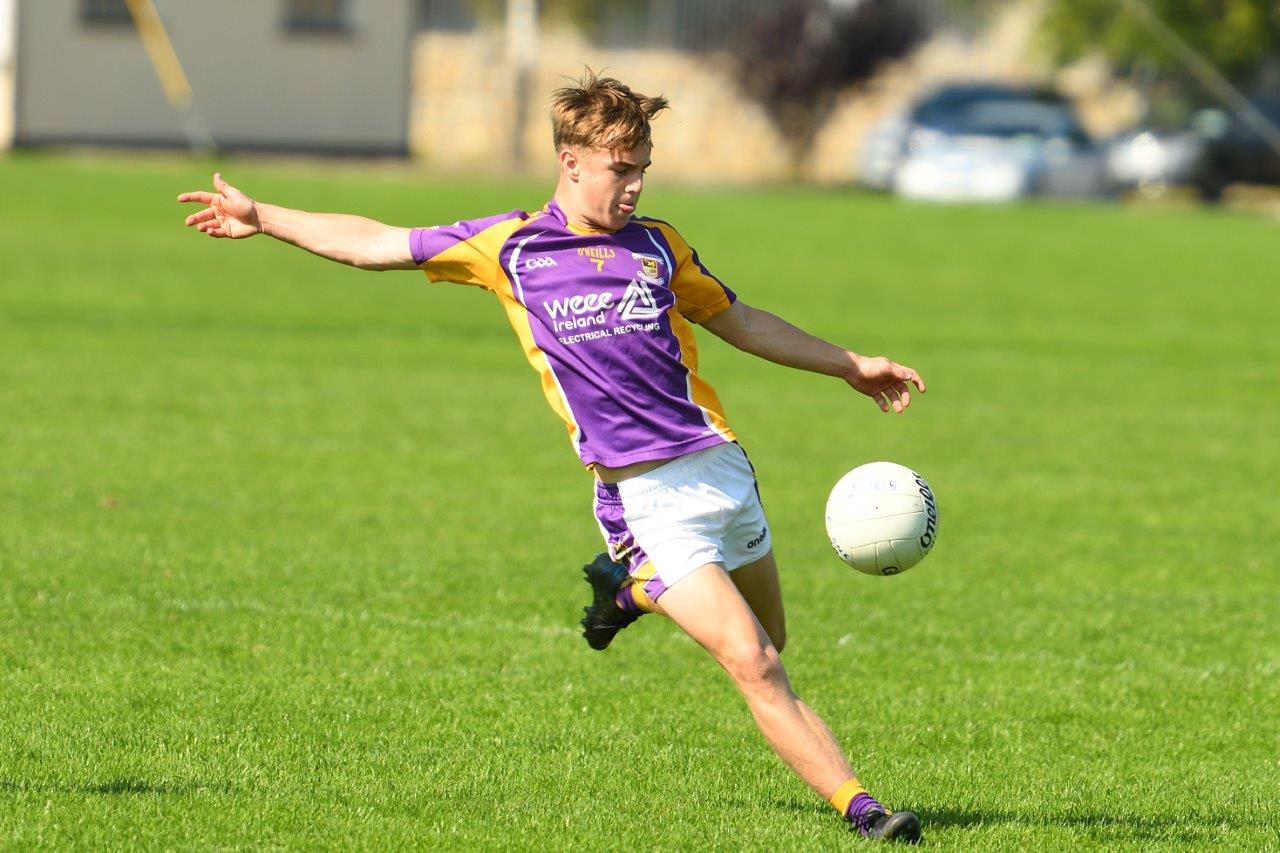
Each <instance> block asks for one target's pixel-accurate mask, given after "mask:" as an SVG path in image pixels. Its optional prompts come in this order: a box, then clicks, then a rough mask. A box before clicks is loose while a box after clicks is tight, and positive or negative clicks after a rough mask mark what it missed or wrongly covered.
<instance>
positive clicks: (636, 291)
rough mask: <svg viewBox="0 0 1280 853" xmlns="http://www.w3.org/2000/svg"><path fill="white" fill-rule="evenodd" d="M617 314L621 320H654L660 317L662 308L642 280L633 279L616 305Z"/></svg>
mask: <svg viewBox="0 0 1280 853" xmlns="http://www.w3.org/2000/svg"><path fill="white" fill-rule="evenodd" d="M618 314H619V315H620V316H621V317H622V319H623V320H654V319H656V318H658V317H661V316H662V306H661V305H659V304H658V300H657V299H655V298H654V295H653V291H652V290H650V289H649V285H648V284H646V283H645V282H644V280H643V279H641V278H633V279H631V283H630V284H628V285H627V289H626V290H625V291H624V292H623V294H622V301H621V302H619V303H618Z"/></svg>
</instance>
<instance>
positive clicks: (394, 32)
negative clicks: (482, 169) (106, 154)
mask: <svg viewBox="0 0 1280 853" xmlns="http://www.w3.org/2000/svg"><path fill="white" fill-rule="evenodd" d="M155 6H156V8H157V9H158V10H159V12H160V15H161V17H162V19H163V21H164V25H165V29H166V30H167V32H168V35H169V37H170V39H171V40H172V44H173V47H174V49H175V51H176V53H177V56H178V57H179V58H180V60H181V62H182V66H183V70H184V71H185V73H186V76H187V78H188V79H189V81H190V87H191V90H192V91H193V93H194V109H195V112H196V113H197V114H198V117H199V118H200V119H201V120H202V123H203V124H204V125H206V126H207V127H208V129H209V131H210V132H211V133H212V135H213V137H214V139H216V141H217V142H218V144H219V145H221V146H224V147H245V148H252V149H266V150H271V149H278V150H292V151H309V152H340V153H361V154H404V153H406V152H407V144H406V140H407V138H408V136H407V129H408V122H409V115H408V110H409V58H410V48H411V45H412V41H413V34H414V22H415V11H416V7H415V4H414V2H413V0H270V2H268V1H267V0H218V2H215V3H193V2H188V0H155ZM16 33H17V40H16V41H17V55H16V69H15V78H16V104H15V106H14V109H13V110H12V111H11V114H12V115H13V117H14V138H15V142H16V143H17V144H20V145H21V144H27V145H40V144H63V143H94V144H103V143H106V144H119V145H143V146H153V145H157V146H181V145H184V144H185V142H186V138H187V136H186V133H185V131H184V127H183V121H182V118H181V116H179V115H178V113H176V112H175V110H174V109H172V108H171V106H170V104H169V102H168V101H167V100H166V98H165V93H164V90H163V89H162V86H161V83H160V81H159V80H158V79H157V76H156V73H155V72H154V70H153V68H152V65H151V62H150V61H149V60H148V55H147V52H146V50H144V47H143V44H142V41H141V40H140V39H139V37H138V34H137V31H136V30H135V29H134V26H133V22H132V19H131V17H130V13H129V9H128V7H127V6H126V4H125V2H124V0H18V3H17V22H16Z"/></svg>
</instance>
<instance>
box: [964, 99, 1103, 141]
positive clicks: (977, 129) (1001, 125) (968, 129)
mask: <svg viewBox="0 0 1280 853" xmlns="http://www.w3.org/2000/svg"><path fill="white" fill-rule="evenodd" d="M953 132H954V133H959V134H965V135H973V136H998V137H1005V138H1008V137H1016V136H1043V137H1054V136H1076V135H1077V133H1078V128H1077V126H1076V122H1075V119H1074V118H1073V116H1072V115H1071V113H1070V112H1069V111H1068V110H1067V109H1066V108H1065V107H1064V106H1062V105H1060V104H1046V103H1042V102H1038V101H986V102H980V103H976V104H971V105H970V106H969V108H968V109H967V110H965V111H964V113H963V115H961V116H960V117H959V119H958V121H957V122H956V126H955V128H954V130H953Z"/></svg>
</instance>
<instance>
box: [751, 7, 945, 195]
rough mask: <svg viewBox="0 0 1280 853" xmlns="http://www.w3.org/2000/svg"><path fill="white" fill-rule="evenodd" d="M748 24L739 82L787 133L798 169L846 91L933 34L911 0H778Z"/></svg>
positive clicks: (755, 13) (786, 136)
mask: <svg viewBox="0 0 1280 853" xmlns="http://www.w3.org/2000/svg"><path fill="white" fill-rule="evenodd" d="M744 26H745V30H744V38H743V39H742V40H741V43H742V45H743V46H742V48H741V49H740V50H739V51H738V52H737V53H736V54H735V55H734V57H733V59H734V68H735V71H736V76H737V80H738V84H739V86H740V87H741V88H742V91H743V92H744V93H745V94H746V95H747V96H749V97H750V98H752V99H753V100H755V101H756V102H757V103H759V104H760V105H761V106H762V107H763V108H764V110H765V113H766V114H767V115H768V117H769V119H770V121H771V122H772V123H773V124H774V126H775V127H776V128H777V130H778V132H779V133H780V134H781V135H782V137H783V139H784V140H785V142H786V145H787V148H788V153H789V155H790V159H791V164H792V170H793V173H794V174H799V171H800V167H801V164H802V163H803V162H804V159H805V157H806V155H807V154H808V152H809V150H810V149H811V148H812V146H813V141H814V139H815V137H816V136H817V134H818V131H819V130H820V129H821V128H822V125H823V124H824V123H825V122H826V120H827V118H828V117H829V116H830V114H831V111H832V110H833V109H834V108H835V105H836V98H837V96H838V95H839V93H840V92H841V91H843V90H844V89H846V88H847V87H849V86H851V85H854V84H856V83H859V82H861V81H863V80H866V79H867V78H869V77H870V76H871V75H872V74H873V73H874V72H875V71H876V69H877V68H878V66H879V65H880V64H881V63H882V62H884V61H885V60H888V59H894V58H897V57H900V56H903V55H904V54H906V53H907V52H908V51H909V50H911V49H912V48H913V47H915V46H916V45H917V44H918V43H919V42H920V41H922V40H923V38H924V36H925V35H926V34H927V27H926V24H925V21H924V18H923V16H922V15H921V13H920V11H919V7H918V5H917V4H916V3H913V2H910V0H861V2H857V0H854V2H850V0H843V2H839V3H838V4H836V5H833V4H832V3H831V2H829V1H828V0H778V2H776V3H772V4H769V5H768V6H767V7H763V8H757V9H756V10H755V11H754V12H753V13H751V14H750V16H749V17H748V18H747V20H746V22H745V25H744Z"/></svg>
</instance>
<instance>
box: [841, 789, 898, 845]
mask: <svg viewBox="0 0 1280 853" xmlns="http://www.w3.org/2000/svg"><path fill="white" fill-rule="evenodd" d="M831 805H833V806H835V808H836V811H838V812H840V814H842V815H843V816H844V819H845V820H847V821H849V823H850V824H852V825H853V828H854V829H856V830H858V832H860V833H862V834H863V835H866V834H867V824H868V822H869V820H870V819H871V817H872V815H875V814H879V813H884V814H893V812H891V811H889V810H888V809H886V808H885V807H884V806H882V805H880V803H879V802H877V801H876V798H875V797H873V796H871V795H870V794H868V793H867V789H866V788H864V787H863V786H862V783H861V782H859V781H858V777H857V776H855V777H853V778H852V779H850V780H849V781H847V782H845V783H844V784H843V785H841V786H840V787H839V788H836V792H835V793H834V794H832V795H831Z"/></svg>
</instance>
